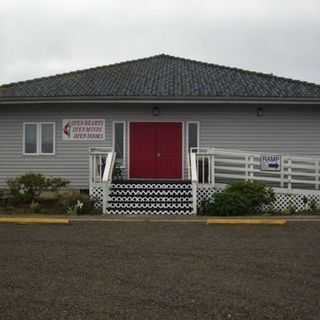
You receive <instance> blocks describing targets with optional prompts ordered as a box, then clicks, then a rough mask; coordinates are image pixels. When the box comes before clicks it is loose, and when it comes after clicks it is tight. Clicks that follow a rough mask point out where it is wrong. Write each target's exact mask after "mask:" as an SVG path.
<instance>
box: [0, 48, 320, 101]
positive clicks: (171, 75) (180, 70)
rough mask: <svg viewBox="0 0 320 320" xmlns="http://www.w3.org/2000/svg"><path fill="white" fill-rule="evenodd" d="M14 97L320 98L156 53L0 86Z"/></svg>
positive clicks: (304, 87)
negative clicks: (146, 56)
mask: <svg viewBox="0 0 320 320" xmlns="http://www.w3.org/2000/svg"><path fill="white" fill-rule="evenodd" d="M18 97H20V98H23V97H26V98H32V97H35V98H49V97H109V98H120V97H122V98H130V97H131V98H219V97H220V98H320V85H316V84H312V83H308V82H303V81H297V80H292V79H286V78H282V77H277V76H273V75H269V74H263V73H257V72H251V71H245V70H241V69H237V68H230V67H224V66H220V65H216V64H210V63H204V62H198V61H194V60H188V59H183V58H177V57H172V56H169V55H164V54H161V55H156V56H153V57H149V58H144V59H138V60H133V61H127V62H122V63H117V64H112V65H107V66H102V67H96V68H92V69H87V70H81V71H75V72H70V73H64V74H60V75H54V76H50V77H44V78H39V79H34V80H28V81H23V82H17V83H12V84H7V85H3V86H1V87H0V99H1V98H2V99H4V98H18Z"/></svg>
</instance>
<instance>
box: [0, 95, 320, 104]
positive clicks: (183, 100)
mask: <svg viewBox="0 0 320 320" xmlns="http://www.w3.org/2000/svg"><path fill="white" fill-rule="evenodd" d="M40 103H41V104H47V103H113V104H115V103H119V104H120V103H121V104H130V103H132V104H136V103H141V104H152V103H157V104H160V103H162V104H169V103H174V104H188V103H189V104H195V103H196V104H239V103H241V104H320V98H254V97H252V98H242V97H213V98H211V97H90V96H88V97H85V96H83V97H2V98H1V97H0V104H40Z"/></svg>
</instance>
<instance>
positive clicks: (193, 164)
mask: <svg viewBox="0 0 320 320" xmlns="http://www.w3.org/2000/svg"><path fill="white" fill-rule="evenodd" d="M190 170H191V181H192V182H198V172H197V159H196V153H194V152H191V153H190Z"/></svg>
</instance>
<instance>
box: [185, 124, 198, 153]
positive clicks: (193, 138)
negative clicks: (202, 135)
mask: <svg viewBox="0 0 320 320" xmlns="http://www.w3.org/2000/svg"><path fill="white" fill-rule="evenodd" d="M187 139H188V151H189V152H190V149H191V148H198V147H199V122H188V123H187Z"/></svg>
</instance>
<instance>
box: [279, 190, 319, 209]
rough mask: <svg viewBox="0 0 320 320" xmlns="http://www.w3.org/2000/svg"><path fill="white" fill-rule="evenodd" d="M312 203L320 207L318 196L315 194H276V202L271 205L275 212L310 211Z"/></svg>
mask: <svg viewBox="0 0 320 320" xmlns="http://www.w3.org/2000/svg"><path fill="white" fill-rule="evenodd" d="M312 203H314V204H315V205H316V206H317V207H319V206H320V195H317V194H309V195H305V194H288V193H277V194H276V201H275V204H274V205H273V208H274V209H275V210H281V211H282V210H295V211H297V210H305V209H310V205H311V204H312Z"/></svg>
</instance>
